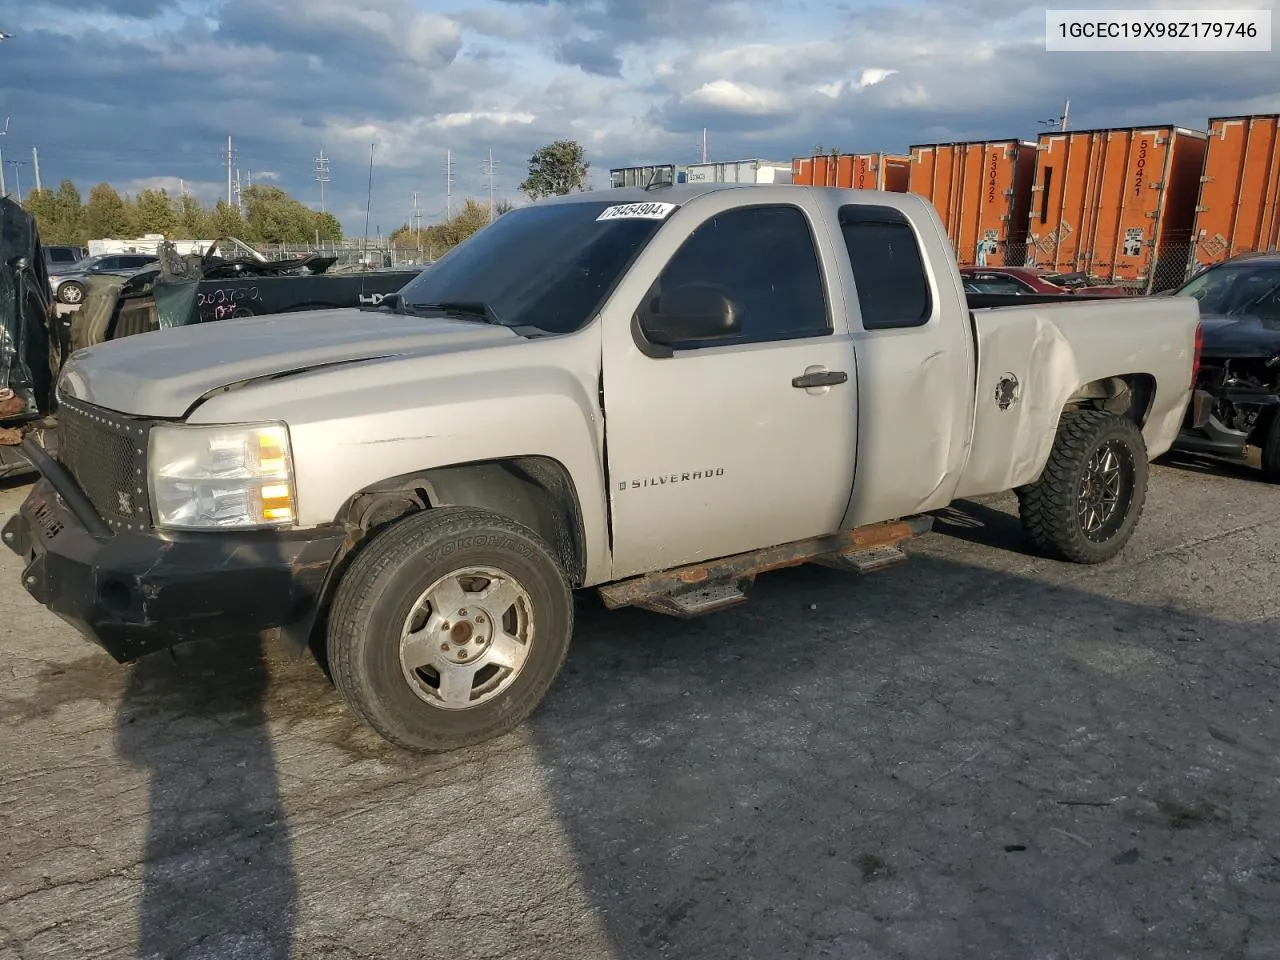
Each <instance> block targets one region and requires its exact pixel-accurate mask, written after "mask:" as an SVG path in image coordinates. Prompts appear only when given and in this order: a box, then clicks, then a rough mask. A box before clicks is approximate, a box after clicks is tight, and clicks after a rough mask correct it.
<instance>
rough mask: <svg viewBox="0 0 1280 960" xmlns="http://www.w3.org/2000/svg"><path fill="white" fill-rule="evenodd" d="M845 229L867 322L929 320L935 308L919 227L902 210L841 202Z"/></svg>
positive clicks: (881, 326) (874, 325)
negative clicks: (918, 234)
mask: <svg viewBox="0 0 1280 960" xmlns="http://www.w3.org/2000/svg"><path fill="white" fill-rule="evenodd" d="M840 230H841V232H842V233H843V234H844V245H845V249H846V250H847V251H848V253H849V264H850V266H851V267H852V268H853V282H854V283H855V284H857V287H858V304H859V306H861V308H862V326H863V328H864V329H867V330H887V329H893V328H896V327H918V326H922V325H923V324H925V323H928V322H929V317H930V316H931V315H932V313H933V303H932V299H933V298H932V297H931V296H930V293H929V278H928V276H927V275H926V274H925V269H924V259H923V258H922V257H921V255H920V246H919V244H917V243H916V235H915V232H914V231H913V230H912V229H911V224H910V223H909V222H908V220H907V218H906V217H905V216H904V215H903V214H902V212H901V211H899V210H897V209H895V208H893V207H873V206H864V205H861V204H857V205H850V206H847V207H842V208H841V210H840Z"/></svg>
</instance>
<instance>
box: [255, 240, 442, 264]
mask: <svg viewBox="0 0 1280 960" xmlns="http://www.w3.org/2000/svg"><path fill="white" fill-rule="evenodd" d="M252 246H253V248H254V249H255V250H257V251H258V252H259V253H260V254H262V255H263V256H264V257H266V258H267V259H268V260H291V259H293V258H295V257H307V256H311V255H312V254H316V255H318V256H322V257H337V258H338V260H337V263H335V264H334V267H333V268H335V269H336V268H338V267H353V268H354V267H359V266H362V265H363V266H373V267H399V266H405V265H413V264H421V263H431V262H433V261H434V260H436V259H437V254H436V252H435V251H434V250H430V249H427V247H428V246H429V245H427V244H424V245H423V249H422V250H421V251H420V250H418V248H417V247H416V246H415V247H399V246H393V245H392V244H390V243H389V242H387V241H386V240H385V239H384V240H382V241H381V242H375V241H372V240H370V241H369V242H368V243H367V244H366V243H365V242H364V241H363V240H362V239H358V238H357V239H353V240H343V241H339V242H337V243H330V242H325V241H321V242H320V243H303V244H296V243H261V244H253V245H252Z"/></svg>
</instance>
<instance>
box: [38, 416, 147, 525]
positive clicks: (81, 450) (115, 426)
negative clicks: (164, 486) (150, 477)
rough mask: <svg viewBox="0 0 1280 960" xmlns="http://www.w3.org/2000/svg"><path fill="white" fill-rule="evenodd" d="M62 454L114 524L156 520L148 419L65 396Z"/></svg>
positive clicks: (60, 435)
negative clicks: (150, 484)
mask: <svg viewBox="0 0 1280 960" xmlns="http://www.w3.org/2000/svg"><path fill="white" fill-rule="evenodd" d="M57 416H58V449H57V456H58V459H59V460H60V461H61V462H62V465H63V466H64V467H66V468H67V470H68V471H69V472H70V473H71V476H72V477H74V478H75V481H76V483H77V484H79V485H80V489H81V490H83V491H84V494H85V496H86V497H88V498H89V502H90V503H92V504H93V506H94V508H95V509H96V510H97V511H98V513H100V514H101V515H102V519H103V520H105V521H106V522H107V524H108V525H109V526H111V527H112V528H114V529H117V530H127V529H139V528H141V527H144V526H148V525H150V523H151V509H150V504H149V503H148V496H147V462H146V461H147V454H146V451H147V434H148V430H149V429H150V424H149V422H148V421H145V420H139V419H137V418H134V417H126V416H122V415H120V414H118V413H115V412H114V411H112V410H104V409H102V408H101V407H94V406H90V405H89V404H85V403H80V402H78V401H72V402H68V401H67V400H65V399H63V400H62V401H61V402H60V403H59V405H58V413H57Z"/></svg>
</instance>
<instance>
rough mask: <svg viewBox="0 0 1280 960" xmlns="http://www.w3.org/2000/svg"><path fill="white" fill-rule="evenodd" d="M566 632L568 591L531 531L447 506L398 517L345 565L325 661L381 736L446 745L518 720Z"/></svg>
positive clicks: (551, 669)
mask: <svg viewBox="0 0 1280 960" xmlns="http://www.w3.org/2000/svg"><path fill="white" fill-rule="evenodd" d="M572 631H573V603H572V595H571V593H570V589H569V585H568V583H567V581H566V580H565V577H564V574H563V572H562V571H561V569H560V567H559V565H558V564H557V563H556V561H555V559H554V558H553V557H552V554H551V551H550V550H549V549H548V548H547V546H546V544H545V543H543V541H542V540H541V539H540V538H539V537H538V536H537V534H535V533H534V532H533V531H532V530H529V529H528V528H526V527H524V526H523V525H521V524H519V523H516V522H514V521H512V520H508V519H507V518H505V517H501V516H498V515H496V514H493V513H489V512H488V511H484V510H475V509H470V508H461V507H444V508H440V509H437V510H427V511H424V512H422V513H418V514H414V515H413V516H410V517H408V518H406V519H404V520H400V521H398V522H396V523H395V524H394V525H393V526H391V527H389V528H387V529H386V530H385V531H384V532H383V533H380V534H378V535H377V537H376V539H374V540H373V542H372V543H370V544H369V546H368V547H367V548H366V549H365V550H364V551H363V552H362V553H361V554H360V556H359V557H357V558H356V560H355V561H354V562H353V563H352V565H351V567H350V569H349V570H348V571H347V573H346V574H345V576H344V577H343V579H342V582H341V583H340V584H339V585H338V590H337V594H336V596H335V600H334V607H333V615H332V617H331V619H330V627H329V651H328V656H329V666H330V669H331V670H332V673H333V678H334V683H335V684H336V685H337V687H338V689H339V691H341V693H342V694H343V696H345V697H346V698H347V700H348V701H349V702H350V703H351V705H352V707H353V708H354V709H355V710H356V711H357V712H358V713H359V714H360V715H361V716H362V717H363V718H364V719H365V720H366V721H367V722H368V723H369V724H370V725H371V726H372V727H373V728H374V729H375V730H377V731H378V733H380V734H381V735H382V736H383V737H385V738H386V739H387V740H389V741H391V742H392V743H394V744H396V745H398V746H401V747H405V748H407V749H410V750H418V751H424V752H439V751H444V750H453V749H456V748H458V747H463V746H467V745H469V744H474V743H479V742H480V741H483V740H488V739H491V738H493V737H496V736H499V735H501V734H503V733H506V732H508V731H510V730H512V729H514V728H515V727H516V726H518V725H519V724H520V723H522V722H523V721H524V720H525V719H526V718H527V717H528V716H529V715H530V714H531V713H532V712H533V711H534V709H535V708H536V707H537V706H538V704H539V703H540V702H541V701H542V699H543V697H544V696H545V695H546V693H547V690H548V689H549V688H550V687H551V684H552V682H553V681H554V679H555V677H556V675H557V673H558V672H559V670H560V666H561V664H562V663H563V662H564V657H565V654H566V653H567V651H568V647H569V639H570V635H571V633H572Z"/></svg>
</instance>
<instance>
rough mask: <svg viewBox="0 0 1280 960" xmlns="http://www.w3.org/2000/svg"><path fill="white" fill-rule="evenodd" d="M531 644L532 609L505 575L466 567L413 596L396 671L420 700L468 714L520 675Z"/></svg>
mask: <svg viewBox="0 0 1280 960" xmlns="http://www.w3.org/2000/svg"><path fill="white" fill-rule="evenodd" d="M532 645H533V603H532V601H531V600H530V599H529V594H528V591H526V590H525V589H524V587H522V586H521V585H520V583H519V582H518V581H517V580H516V579H515V578H514V577H512V576H511V575H510V574H509V573H506V572H504V571H502V570H498V569H495V568H492V567H467V568H465V569H462V570H455V571H453V572H452V573H449V574H446V575H445V576H443V577H441V578H440V579H439V580H437V581H436V582H435V583H433V584H432V585H431V586H429V587H428V588H427V589H426V590H424V591H423V592H422V595H421V596H419V597H418V599H417V601H416V602H415V603H414V605H413V609H412V610H410V612H409V616H408V617H406V618H405V622H404V627H403V628H402V629H401V632H400V667H401V669H402V670H403V671H404V677H405V680H407V681H408V683H409V686H410V687H411V688H412V689H413V692H414V693H416V694H417V695H418V696H419V697H420V698H421V699H423V700H425V701H426V702H427V703H429V704H431V705H432V706H433V707H439V708H440V709H442V710H468V709H470V708H472V707H476V706H479V705H480V704H482V703H485V702H486V701H488V700H491V699H493V698H494V697H496V696H497V695H498V694H500V693H502V692H503V691H504V690H506V689H507V688H508V687H510V686H511V684H512V683H514V682H515V680H516V677H518V676H519V675H520V671H521V669H522V668H523V667H524V664H525V661H526V660H527V659H528V657H529V650H530V648H531V647H532Z"/></svg>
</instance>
